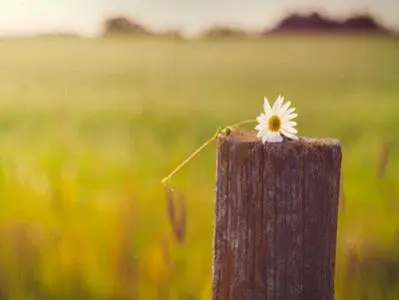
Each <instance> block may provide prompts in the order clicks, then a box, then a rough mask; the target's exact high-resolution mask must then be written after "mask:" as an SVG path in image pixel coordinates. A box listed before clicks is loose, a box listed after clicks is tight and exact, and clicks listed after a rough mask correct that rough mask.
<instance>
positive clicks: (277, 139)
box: [268, 133, 284, 143]
mask: <svg viewBox="0 0 399 300" xmlns="http://www.w3.org/2000/svg"><path fill="white" fill-rule="evenodd" d="M283 140H284V139H283V137H282V136H281V135H280V134H279V133H273V134H269V138H268V141H269V143H281V142H282V141H283Z"/></svg>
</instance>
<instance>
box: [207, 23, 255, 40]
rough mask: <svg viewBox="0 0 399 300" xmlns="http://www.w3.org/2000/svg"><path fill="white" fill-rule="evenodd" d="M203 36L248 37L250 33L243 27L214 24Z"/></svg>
mask: <svg viewBox="0 0 399 300" xmlns="http://www.w3.org/2000/svg"><path fill="white" fill-rule="evenodd" d="M202 36H203V37H209V38H220V37H246V36H249V33H248V32H246V31H244V30H243V29H239V28H234V27H228V26H214V27H211V28H209V29H207V30H205V31H204V32H203V34H202Z"/></svg>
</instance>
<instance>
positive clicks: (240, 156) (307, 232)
mask: <svg viewBox="0 0 399 300" xmlns="http://www.w3.org/2000/svg"><path fill="white" fill-rule="evenodd" d="M340 168H341V146H340V143H339V141H337V140H333V139H310V138H300V140H299V141H284V142H282V143H276V144H270V143H269V144H266V145H263V144H262V143H261V142H260V141H258V139H257V138H256V137H255V134H254V133H246V132H233V133H232V134H230V135H229V136H224V137H221V138H220V140H219V149H218V166H217V193H216V220H215V230H214V261H213V300H226V299H229V300H246V299H248V300H256V299H267V300H292V299H301V300H324V299H326V300H332V299H333V298H334V265H335V251H336V234H337V213H338V196H339V187H340Z"/></svg>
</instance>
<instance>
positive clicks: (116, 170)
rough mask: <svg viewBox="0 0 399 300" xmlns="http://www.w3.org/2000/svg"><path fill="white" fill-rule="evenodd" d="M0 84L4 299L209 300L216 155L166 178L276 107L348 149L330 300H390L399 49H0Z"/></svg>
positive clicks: (201, 43) (395, 262) (237, 45)
mask: <svg viewBox="0 0 399 300" xmlns="http://www.w3.org/2000/svg"><path fill="white" fill-rule="evenodd" d="M0 70H1V72H0V99H1V100H0V203H1V204H0V299H149V300H151V299H165V300H167V299H210V293H211V263H212V261H211V259H212V234H213V233H212V226H213V201H214V188H215V153H216V146H217V145H216V143H213V144H211V145H210V146H209V147H208V148H206V149H205V150H204V151H203V152H202V153H201V154H200V155H199V156H198V157H197V158H196V159H194V160H193V161H191V162H190V163H189V164H188V165H187V166H186V167H185V168H184V169H182V170H181V171H180V172H179V173H178V174H177V175H176V176H175V177H174V178H173V179H172V183H173V185H174V186H175V187H176V189H177V191H178V193H181V195H180V197H179V199H173V201H172V199H169V198H168V196H167V194H166V191H165V189H164V187H163V186H162V185H161V179H162V177H164V176H165V175H167V174H168V173H169V172H170V171H171V170H172V169H173V168H174V167H176V166H177V165H178V164H179V163H180V162H181V161H182V160H183V159H184V158H185V157H186V156H187V155H188V154H190V153H191V152H192V151H193V150H194V149H195V148H196V147H198V146H199V145H200V144H201V143H202V142H203V141H205V140H206V139H208V138H209V137H210V136H212V135H213V134H214V132H215V131H216V129H217V128H218V127H219V126H227V125H229V124H233V123H235V122H237V121H241V120H245V119H250V118H254V117H256V116H257V115H258V114H259V113H260V112H261V109H262V102H263V97H264V96H267V97H268V98H269V99H270V100H274V99H275V98H276V97H277V95H279V94H282V95H284V96H285V97H286V98H287V99H288V100H291V101H292V102H293V103H294V105H295V106H296V107H297V111H298V114H299V117H298V124H299V126H298V127H299V131H300V132H299V133H300V135H303V136H316V137H337V138H339V139H340V140H341V141H342V145H343V155H344V158H343V170H342V172H343V183H342V190H341V203H340V215H339V236H338V253H337V272H336V273H337V275H336V294H337V299H398V298H399V218H398V215H399V180H398V178H399V131H398V128H399V102H398V100H399V43H398V39H397V38H394V37H390V36H379V35H375V36H374V35H351V34H345V35H335V34H331V35H327V34H326V35H314V36H311V35H281V36H269V37H264V38H225V39H199V40H195V39H194V40H183V39H179V38H161V37H157V38H146V37H135V38H130V37H118V36H113V37H101V38H100V37H99V38H91V39H89V38H78V37H37V38H13V39H11V38H9V39H7V38H3V39H1V40H0ZM244 128H247V129H251V126H247V127H244ZM177 200H178V201H177Z"/></svg>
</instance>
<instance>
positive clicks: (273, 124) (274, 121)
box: [267, 115, 281, 132]
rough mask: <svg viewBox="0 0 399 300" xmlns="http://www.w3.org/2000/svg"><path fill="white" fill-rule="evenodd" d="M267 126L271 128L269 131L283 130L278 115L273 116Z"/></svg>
mask: <svg viewBox="0 0 399 300" xmlns="http://www.w3.org/2000/svg"><path fill="white" fill-rule="evenodd" d="M267 125H268V127H269V128H268V129H269V131H271V132H278V131H279V130H280V128H281V119H280V117H279V116H277V115H272V116H271V117H270V118H269V123H268V124H267Z"/></svg>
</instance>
